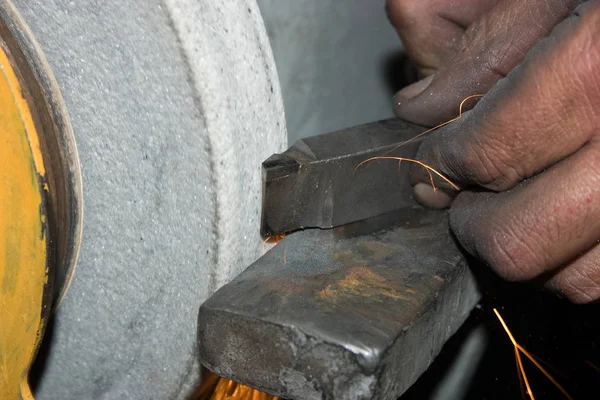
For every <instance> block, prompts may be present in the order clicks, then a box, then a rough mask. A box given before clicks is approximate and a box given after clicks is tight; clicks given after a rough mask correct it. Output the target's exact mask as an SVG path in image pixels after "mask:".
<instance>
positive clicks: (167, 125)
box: [14, 0, 286, 400]
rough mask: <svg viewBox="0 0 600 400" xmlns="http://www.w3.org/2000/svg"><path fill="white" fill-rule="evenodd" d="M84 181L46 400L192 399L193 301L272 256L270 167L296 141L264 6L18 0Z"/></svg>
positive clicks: (46, 375)
mask: <svg viewBox="0 0 600 400" xmlns="http://www.w3.org/2000/svg"><path fill="white" fill-rule="evenodd" d="M14 3H15V5H16V6H17V9H18V10H19V11H20V12H21V14H22V16H23V19H24V21H25V22H26V23H27V24H28V25H29V27H30V29H31V31H32V32H33V34H34V36H35V38H36V39H37V41H38V42H39V44H40V47H41V49H42V51H43V52H44V54H45V57H46V59H47V60H48V64H49V65H50V67H51V69H52V72H53V73H54V75H55V77H56V80H57V82H58V85H59V88H60V90H61V92H62V95H63V97H64V100H65V104H66V107H67V110H68V113H69V115H70V119H71V122H72V126H73V131H74V134H75V138H76V142H77V146H78V149H79V154H80V159H81V168H82V174H83V193H84V228H83V239H82V243H81V251H80V258H79V263H78V266H77V269H76V272H75V275H74V278H73V281H72V286H71V288H70V289H69V292H68V294H67V295H66V296H65V298H64V301H63V304H62V306H61V308H60V309H59V311H58V313H57V315H56V318H55V319H54V320H53V321H52V322H51V323H52V324H53V326H52V327H51V328H50V329H49V331H48V334H47V336H46V337H45V343H44V344H43V346H44V348H43V349H42V351H41V353H40V356H39V357H38V360H37V365H36V370H35V371H34V375H35V376H38V378H37V379H35V378H34V379H33V381H34V383H35V384H36V385H37V390H36V398H37V399H39V400H44V399H140V400H142V399H144V400H146V399H183V398H186V395H187V394H188V393H189V391H190V390H191V389H193V387H194V386H195V385H196V384H197V383H198V380H199V377H200V375H199V368H200V365H199V360H198V354H197V345H196V325H197V319H196V317H197V310H198V307H199V305H200V304H201V302H202V301H203V300H205V299H206V298H207V297H208V296H209V294H211V293H212V292H213V291H214V290H215V289H216V288H217V287H218V286H220V285H221V284H223V283H224V282H226V281H227V280H228V279H230V278H231V277H232V276H235V275H236V274H237V273H238V272H239V271H240V270H241V269H243V268H244V267H245V266H247V265H248V264H250V263H251V262H252V261H254V260H255V259H256V258H257V257H258V256H259V254H260V253H261V251H262V241H261V238H260V235H259V232H258V227H259V219H260V193H261V192H260V190H261V188H260V163H261V162H262V161H263V160H264V159H265V158H267V157H268V156H269V155H271V154H272V153H274V152H277V151H281V150H282V148H283V146H284V144H285V140H286V133H285V121H284V114H283V104H282V100H281V96H280V90H279V85H278V79H277V74H276V71H275V65H274V62H273V59H272V54H271V50H270V47H269V44H268V38H267V35H266V31H265V29H264V25H263V23H262V19H261V16H260V12H259V9H258V6H257V5H256V3H255V1H254V0H243V1H237V2H216V1H210V0H203V1H191V0H190V1H183V0H166V1H164V2H163V1H159V0H131V1H116V0H110V1H77V2H76V1H68V0H33V1H32V0H16V1H14Z"/></svg>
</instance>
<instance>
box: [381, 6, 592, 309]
mask: <svg viewBox="0 0 600 400" xmlns="http://www.w3.org/2000/svg"><path fill="white" fill-rule="evenodd" d="M580 3H581V4H580ZM387 10H388V14H389V17H390V20H391V21H392V23H393V25H394V26H395V27H396V29H397V31H398V33H399V35H400V38H401V39H402V41H403V43H404V45H405V47H406V50H407V52H408V54H409V56H410V57H411V58H412V59H413V60H414V62H415V64H416V65H417V67H418V70H419V72H420V75H421V77H422V78H423V79H422V80H421V81H419V82H417V83H415V84H413V85H411V86H409V87H407V88H405V89H403V90H402V91H400V92H399V93H398V94H397V95H396V96H395V97H394V106H395V111H396V114H397V115H398V116H399V117H401V118H403V119H406V120H409V121H412V122H416V123H420V124H425V125H430V126H434V125H436V124H438V123H440V122H443V121H445V120H448V119H450V118H452V117H453V116H456V114H457V111H458V106H459V104H460V102H461V101H462V99H464V98H465V97H467V96H469V95H471V94H476V93H481V94H484V96H483V97H482V98H481V99H480V100H479V101H478V102H477V101H475V102H473V103H471V106H472V105H473V104H475V103H476V105H475V106H474V107H473V108H472V109H471V110H470V111H467V112H465V113H464V114H463V117H462V118H461V119H460V120H458V121H456V122H454V123H452V124H449V125H447V126H445V127H443V128H440V129H439V130H436V131H434V132H432V133H431V134H430V136H429V137H428V138H427V139H426V140H425V141H424V142H423V144H422V145H421V148H420V149H419V152H418V155H417V158H418V159H419V160H421V161H423V162H425V163H426V164H428V165H430V166H432V167H434V168H436V169H437V170H438V171H440V172H441V173H442V174H444V175H445V176H446V177H448V178H450V179H451V180H452V181H453V182H455V183H457V184H458V185H459V186H460V187H461V188H463V190H461V191H460V192H456V191H455V190H453V189H452V188H451V187H450V186H449V185H445V184H444V182H441V181H440V182H439V186H438V188H440V189H441V190H438V191H434V190H432V187H431V186H430V185H429V177H428V175H427V174H426V173H424V171H423V170H422V169H418V168H415V169H414V170H413V176H412V179H413V183H414V184H415V187H414V189H415V195H416V196H417V198H418V199H419V200H420V201H421V202H422V203H423V204H425V205H428V206H431V207H436V208H444V207H450V224H451V228H452V230H453V231H454V233H455V234H456V237H457V238H458V240H459V241H460V243H461V244H462V245H463V246H464V248H465V249H466V250H467V251H468V252H470V253H471V254H472V255H474V256H476V257H478V258H480V259H481V260H483V261H484V262H485V263H486V264H488V265H489V266H490V267H491V268H492V269H493V270H494V271H495V272H496V273H498V274H499V275H500V276H502V277H504V278H506V279H508V280H513V281H526V280H532V279H536V280H539V281H541V282H543V284H544V285H545V286H546V287H547V288H549V289H551V290H553V291H555V292H557V293H558V294H561V295H563V296H565V297H567V298H568V299H570V300H571V301H573V302H575V303H590V302H594V301H597V300H599V299H600V0H590V1H586V2H580V1H573V0H569V1H568V0H545V1H544V0H527V1H524V0H455V1H447V0H388V1H387Z"/></svg>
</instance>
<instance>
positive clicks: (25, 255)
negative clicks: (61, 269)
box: [0, 42, 52, 400]
mask: <svg viewBox="0 0 600 400" xmlns="http://www.w3.org/2000/svg"><path fill="white" fill-rule="evenodd" d="M0 44H2V43H1V42H0ZM24 96H25V95H24V90H23V88H22V86H21V84H20V81H19V78H18V76H17V72H16V71H15V69H14V68H13V67H12V64H11V62H10V59H9V56H8V54H7V50H6V49H5V48H4V47H0V399H3V400H13V399H33V396H32V394H31V390H30V389H29V384H28V382H27V379H28V378H27V377H28V372H29V368H30V366H31V363H32V361H33V359H34V356H35V353H36V350H37V348H38V345H39V342H40V340H41V337H42V334H43V331H44V327H45V324H46V321H45V320H46V317H47V315H48V312H49V309H48V308H49V307H50V301H49V300H48V293H50V292H51V291H50V285H51V282H50V281H51V279H49V278H50V277H51V276H52V275H51V274H50V273H49V272H50V271H49V265H50V264H49V257H48V251H47V249H48V243H47V232H48V229H47V223H46V211H45V210H46V207H45V201H44V198H45V195H44V190H45V189H44V186H45V185H44V183H43V182H44V180H43V178H44V176H45V167H44V161H43V158H42V154H41V150H40V141H39V136H38V132H37V130H36V126H35V124H34V121H33V117H32V113H31V109H30V106H29V104H28V102H27V100H26V99H25V98H24Z"/></svg>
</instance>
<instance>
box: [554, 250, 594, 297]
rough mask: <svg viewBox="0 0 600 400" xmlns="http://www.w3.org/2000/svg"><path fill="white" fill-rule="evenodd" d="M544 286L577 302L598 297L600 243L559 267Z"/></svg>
mask: <svg viewBox="0 0 600 400" xmlns="http://www.w3.org/2000/svg"><path fill="white" fill-rule="evenodd" d="M546 286H547V287H548V288H550V289H551V290H554V291H556V292H558V293H560V294H562V295H563V296H565V297H566V298H568V299H569V300H571V301H572V302H574V303H578V304H584V303H591V302H594V301H597V300H598V299H600V245H598V244H596V245H595V246H594V247H592V248H591V249H590V250H589V251H587V252H585V253H584V254H582V255H581V256H579V257H578V258H577V259H575V260H574V261H572V262H571V263H569V264H568V265H567V266H565V267H564V268H562V269H560V270H559V271H558V272H557V273H556V274H554V276H553V277H552V278H550V279H549V280H548V282H547V283H546Z"/></svg>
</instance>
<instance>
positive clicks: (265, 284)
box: [198, 120, 479, 400]
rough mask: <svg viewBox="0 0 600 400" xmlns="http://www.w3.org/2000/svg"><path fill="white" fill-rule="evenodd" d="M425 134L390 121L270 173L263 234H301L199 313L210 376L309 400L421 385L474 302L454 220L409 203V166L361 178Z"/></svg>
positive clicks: (306, 145) (282, 160)
mask: <svg viewBox="0 0 600 400" xmlns="http://www.w3.org/2000/svg"><path fill="white" fill-rule="evenodd" d="M422 130H423V129H421V128H420V127H417V126H414V125H410V124H407V123H405V122H403V121H398V120H396V121H381V122H377V123H373V124H367V125H365V126H360V127H355V128H351V129H347V130H344V131H341V132H335V133H331V134H326V135H321V136H316V137H313V138H310V139H305V140H302V141H300V142H298V143H296V144H295V145H294V146H293V147H292V148H290V149H289V150H288V151H286V152H285V153H283V154H281V155H275V156H273V157H271V158H269V159H268V160H267V161H266V162H265V163H264V164H263V170H264V174H263V179H264V182H263V183H264V198H263V224H262V231H263V232H264V233H270V234H273V233H279V232H290V231H293V233H290V234H288V235H286V236H285V237H284V238H283V239H282V240H281V241H280V242H279V243H278V244H277V245H276V246H275V247H274V248H272V249H271V250H270V251H268V252H267V253H266V254H265V255H264V256H263V257H262V258H260V259H259V260H258V261H256V262H255V263H254V264H252V265H251V266H250V267H249V268H247V269H246V270H245V271H244V272H242V273H241V274H240V275H239V276H237V277H236V278H235V279H233V280H232V281H231V282H230V283H228V284H226V285H225V286H223V287H222V288H221V289H219V290H218V291H217V292H216V293H215V294H213V296H212V297H210V298H209V299H208V300H207V301H206V302H205V303H204V304H203V305H202V306H201V308H200V313H199V336H198V337H199V346H200V354H201V361H202V363H203V364H204V365H205V366H206V367H207V368H208V369H210V370H211V371H213V372H215V373H216V374H218V375H221V376H224V377H226V378H229V379H232V380H234V381H237V382H240V383H243V384H246V385H249V386H252V387H254V388H257V389H259V390H262V391H265V392H267V393H270V394H273V395H278V396H281V397H283V398H290V399H303V400H304V399H396V398H397V397H398V396H400V395H401V394H402V393H404V391H405V390H406V389H408V387H410V385H411V384H412V383H413V382H415V380H416V379H417V378H418V377H419V376H420V374H421V373H422V372H423V371H424V370H425V369H426V368H427V367H428V366H429V365H430V364H431V362H432V361H433V359H434V358H435V356H436V355H437V354H438V353H439V351H440V350H441V348H442V346H443V344H444V343H445V341H446V340H447V339H448V338H449V337H450V336H451V335H452V334H453V333H454V332H455V331H456V330H457V329H458V328H459V327H460V325H461V324H462V323H463V322H464V320H465V319H466V318H467V316H468V315H469V313H470V311H471V309H472V308H473V307H474V306H475V305H476V303H477V301H478V300H479V292H478V289H477V285H476V283H475V281H474V279H473V277H472V275H471V273H470V270H469V268H468V265H467V263H466V260H465V258H464V257H463V254H462V252H461V250H460V248H459V247H458V245H457V244H456V242H455V241H454V238H453V237H452V235H451V232H450V230H449V226H448V219H447V218H448V215H447V212H445V211H435V210H429V209H425V208H423V207H421V206H419V205H418V204H417V203H416V202H415V201H414V199H413V198H412V196H411V193H412V190H411V187H410V184H409V180H408V177H407V173H408V168H409V166H408V165H404V164H400V166H399V165H398V164H397V163H394V162H390V161H389V160H375V161H373V162H371V163H367V164H365V165H364V166H363V167H361V168H359V169H356V166H357V165H358V164H359V163H360V162H361V161H363V160H365V159H368V158H371V157H373V156H376V155H381V154H385V153H388V152H390V151H392V150H393V152H394V153H395V154H397V155H401V156H403V157H411V156H414V153H415V152H416V150H417V146H418V141H414V142H410V143H409V144H408V145H406V146H399V144H402V143H404V142H406V141H407V140H409V139H410V138H412V137H414V136H415V135H417V134H418V133H419V132H421V131H422ZM331 227H333V229H307V228H331ZM303 228H304V229H303Z"/></svg>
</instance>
